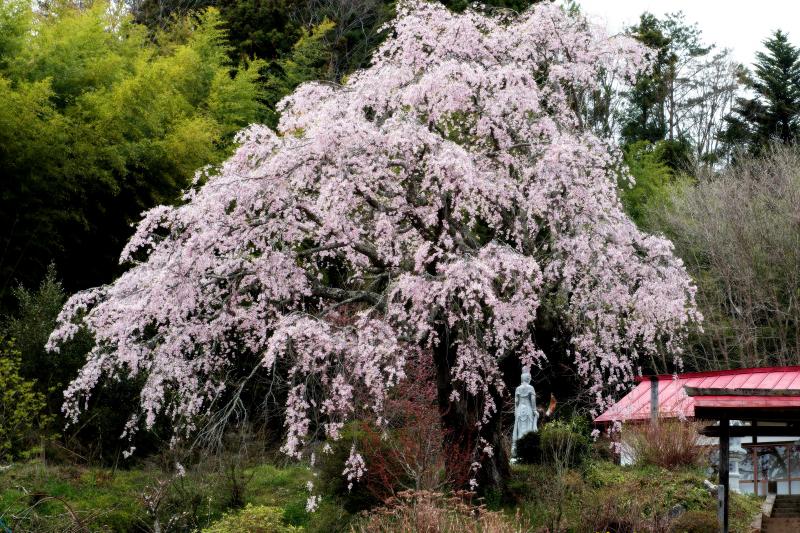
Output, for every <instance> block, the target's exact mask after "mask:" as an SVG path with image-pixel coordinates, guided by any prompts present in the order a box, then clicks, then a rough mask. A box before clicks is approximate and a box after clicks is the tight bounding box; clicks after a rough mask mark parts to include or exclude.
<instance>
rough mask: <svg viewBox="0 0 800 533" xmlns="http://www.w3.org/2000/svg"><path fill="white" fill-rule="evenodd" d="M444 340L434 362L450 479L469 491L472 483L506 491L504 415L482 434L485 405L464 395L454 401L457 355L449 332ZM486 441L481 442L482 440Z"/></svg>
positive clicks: (498, 401)
mask: <svg viewBox="0 0 800 533" xmlns="http://www.w3.org/2000/svg"><path fill="white" fill-rule="evenodd" d="M440 333H442V334H440V335H439V338H440V339H441V340H442V341H441V342H440V343H439V345H438V346H437V347H435V348H434V353H433V360H434V365H435V367H436V388H437V398H438V402H439V409H440V412H441V416H442V427H443V429H444V433H445V437H444V451H445V469H446V472H447V477H448V479H449V480H450V481H451V482H452V483H453V484H454V485H455V486H456V488H469V480H470V479H475V480H476V481H477V482H478V487H477V490H478V491H480V492H482V493H483V492H485V491H486V490H488V489H496V490H501V491H502V490H504V489H505V486H506V481H507V480H508V477H509V474H510V469H509V456H508V452H507V450H506V447H505V445H504V442H503V431H502V430H503V426H502V416H501V413H500V412H499V409H498V412H496V413H494V414H493V415H492V417H491V418H490V419H489V421H488V422H486V423H484V424H483V425H482V426H481V428H480V431H479V430H478V427H477V422H478V421H479V420H480V418H481V416H482V406H481V405H480V404H479V403H478V402H477V401H476V399H475V398H473V397H471V396H469V395H467V394H465V393H463V392H462V393H461V394H460V397H459V398H458V399H457V400H455V401H451V393H452V392H453V380H452V376H451V373H450V372H451V369H452V366H453V361H454V359H455V352H454V350H453V349H452V346H451V345H450V343H449V342H447V339H448V335H447V332H440ZM495 402H496V405H498V406H502V405H503V400H502V398H500V397H499V396H495ZM481 437H482V438H483V439H485V441H486V442H484V443H482V444H481V442H480V438H481ZM487 445H488V446H490V447H491V454H489V453H485V452H483V451H482V450H483V448H484V447H485V446H487ZM474 461H478V462H480V464H481V467H480V469H478V470H477V472H470V465H471V464H472V463H473V462H474Z"/></svg>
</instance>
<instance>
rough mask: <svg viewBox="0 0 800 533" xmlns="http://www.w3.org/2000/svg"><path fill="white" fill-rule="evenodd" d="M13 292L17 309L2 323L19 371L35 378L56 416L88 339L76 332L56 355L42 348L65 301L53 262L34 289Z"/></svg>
mask: <svg viewBox="0 0 800 533" xmlns="http://www.w3.org/2000/svg"><path fill="white" fill-rule="evenodd" d="M13 295H14V298H15V299H16V303H17V309H16V312H15V313H14V314H12V315H10V316H9V317H7V318H6V320H5V324H3V326H4V329H5V332H6V334H7V335H8V336H9V337H10V338H13V339H14V343H15V346H16V348H17V350H19V352H20V354H21V366H20V374H21V375H22V376H23V377H25V378H26V379H29V380H32V381H33V380H36V389H37V390H38V391H39V392H41V393H42V394H44V395H45V396H47V404H48V410H49V413H50V414H52V415H57V414H58V413H60V411H61V403H62V401H63V390H64V389H65V388H66V385H67V384H68V383H69V381H70V380H72V379H73V378H74V377H75V375H76V374H77V372H78V369H79V368H80V367H81V366H82V365H83V363H84V361H85V355H86V353H87V352H88V350H89V349H90V347H91V338H89V335H88V334H87V333H86V332H80V333H79V334H78V335H77V336H76V338H75V339H74V340H73V341H72V342H70V343H68V344H67V345H65V346H64V347H63V348H62V349H61V350H60V351H59V353H57V354H56V353H49V352H47V350H45V349H44V346H45V343H46V342H47V339H48V337H49V336H50V332H51V331H53V328H54V327H55V320H56V317H57V316H58V313H59V311H61V307H62V306H63V304H64V301H65V300H66V294H65V293H64V289H63V287H62V285H61V283H60V282H59V281H58V279H57V277H56V271H55V267H54V266H53V265H50V266H49V267H48V269H47V273H46V274H45V277H44V279H43V280H42V282H41V283H40V284H39V287H38V288H37V289H36V290H35V291H32V290H28V289H26V288H25V287H23V286H22V285H20V286H18V287H17V288H15V289H14V290H13ZM61 425H63V424H61Z"/></svg>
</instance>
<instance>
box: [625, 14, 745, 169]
mask: <svg viewBox="0 0 800 533" xmlns="http://www.w3.org/2000/svg"><path fill="white" fill-rule="evenodd" d="M628 32H629V34H630V35H631V36H632V37H634V38H636V39H637V40H639V41H641V42H642V43H643V44H645V45H647V46H648V48H650V50H651V51H650V59H651V61H652V69H651V70H650V71H649V72H648V73H647V74H645V75H642V76H640V77H639V79H638V80H637V82H636V84H635V86H634V87H633V89H632V90H631V91H630V92H629V93H628V95H627V100H628V106H627V109H626V112H625V113H624V118H623V123H622V130H621V134H622V135H621V136H622V141H623V144H625V145H631V144H635V143H637V142H639V141H647V142H650V143H662V144H663V145H664V146H663V147H662V148H660V151H661V152H662V154H663V159H664V161H665V162H666V163H667V164H668V165H669V166H670V167H671V168H672V169H674V170H685V169H686V168H687V167H688V166H689V164H690V162H691V161H692V159H693V155H696V156H697V157H698V158H703V157H705V156H706V155H707V154H706V153H704V150H706V149H708V147H709V143H707V142H704V140H703V139H700V138H698V137H702V135H697V132H698V131H705V130H706V128H705V127H704V126H705V125H704V124H703V125H699V124H698V122H699V121H702V117H703V116H705V115H704V114H703V113H700V115H697V114H696V113H693V112H692V111H693V110H694V109H695V108H697V107H700V106H704V105H705V104H708V103H709V100H714V105H715V106H717V105H718V104H719V102H718V101H717V100H719V95H720V91H722V92H725V91H729V90H730V88H729V87H727V86H720V87H717V86H709V87H707V86H703V85H702V82H701V80H705V79H706V78H707V77H704V76H703V74H704V73H705V72H709V71H713V72H715V73H718V72H719V71H720V69H719V68H718V67H719V63H720V62H722V63H724V62H725V61H726V58H727V54H726V53H725V52H724V51H723V52H722V53H721V54H716V55H714V56H713V57H710V56H709V54H710V52H711V50H712V49H713V46H709V45H706V44H704V43H703V41H702V34H701V31H700V29H699V28H698V27H697V25H695V24H689V23H688V22H687V21H686V20H685V17H684V15H683V14H682V13H674V14H669V15H666V16H665V17H663V18H658V17H656V16H654V15H652V14H650V13H644V14H642V16H641V18H640V20H639V24H638V25H636V26H633V27H631V28H629V30H628ZM723 70H724V69H723ZM715 77H717V78H718V77H719V76H718V75H715ZM707 107H709V108H711V107H712V106H707ZM714 108H715V107H714ZM706 111H708V110H707V109H706ZM710 112H711V113H712V115H713V111H710ZM698 147H699V148H698ZM693 152H694V154H693Z"/></svg>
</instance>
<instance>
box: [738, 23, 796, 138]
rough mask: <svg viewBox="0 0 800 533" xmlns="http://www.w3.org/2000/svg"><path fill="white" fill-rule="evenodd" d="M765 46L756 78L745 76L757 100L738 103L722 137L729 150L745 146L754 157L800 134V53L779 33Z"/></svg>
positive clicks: (756, 68) (745, 99) (760, 55)
mask: <svg viewBox="0 0 800 533" xmlns="http://www.w3.org/2000/svg"><path fill="white" fill-rule="evenodd" d="M764 46H765V48H766V51H763V52H758V54H756V63H755V65H754V73H753V74H754V75H753V76H751V75H749V74H748V73H745V74H744V76H743V78H744V80H743V81H744V82H745V84H746V85H747V86H748V87H749V88H750V89H751V90H752V92H754V93H755V96H754V97H753V98H747V97H741V98H738V99H737V103H736V106H735V108H734V109H733V112H732V113H731V114H730V115H729V116H728V117H727V118H726V122H727V123H728V127H727V129H726V130H725V132H724V134H723V140H724V141H725V142H726V144H728V145H729V147H730V148H736V147H740V146H746V147H748V148H749V150H750V151H751V152H753V153H758V152H759V151H760V150H761V148H762V147H763V146H765V145H766V144H768V143H770V142H771V141H780V142H782V143H785V144H791V143H794V141H795V139H796V137H797V134H798V131H800V130H799V129H798V128H800V123H798V115H799V114H800V49H798V48H796V47H795V46H793V45H792V44H791V43H790V42H789V38H788V36H787V35H786V34H785V33H783V32H782V31H780V30H778V31H776V32H775V33H774V34H773V36H772V37H770V38H769V39H767V40H766V41H765V42H764Z"/></svg>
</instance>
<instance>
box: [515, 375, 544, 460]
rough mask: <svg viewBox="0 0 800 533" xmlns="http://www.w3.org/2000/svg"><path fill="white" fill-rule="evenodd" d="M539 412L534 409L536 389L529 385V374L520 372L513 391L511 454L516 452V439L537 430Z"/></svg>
mask: <svg viewBox="0 0 800 533" xmlns="http://www.w3.org/2000/svg"><path fill="white" fill-rule="evenodd" d="M538 423H539V412H538V411H537V410H536V390H535V389H534V388H533V385H531V375H530V374H529V373H528V372H525V371H523V372H522V383H520V385H519V387H517V390H516V392H515V393H514V434H513V435H512V437H511V455H512V456H516V454H517V441H518V440H519V439H520V438H522V436H523V435H525V434H526V433H530V432H531V431H533V432H536V431H539V427H538Z"/></svg>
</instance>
